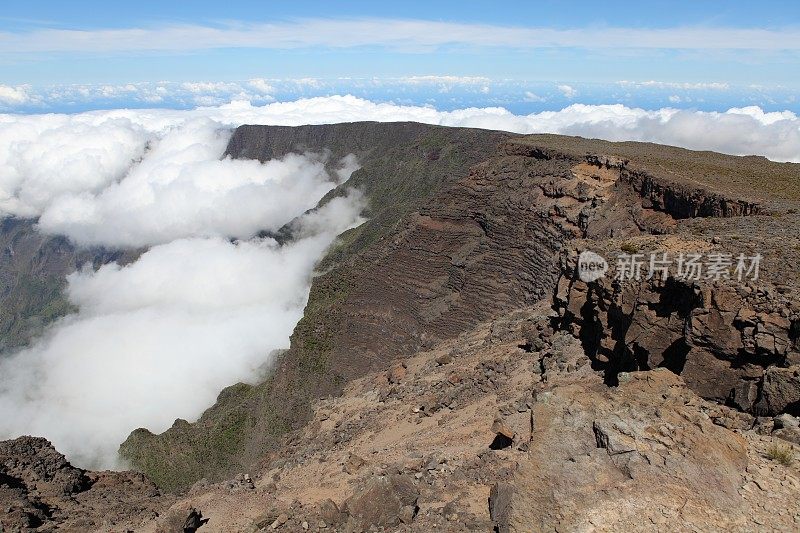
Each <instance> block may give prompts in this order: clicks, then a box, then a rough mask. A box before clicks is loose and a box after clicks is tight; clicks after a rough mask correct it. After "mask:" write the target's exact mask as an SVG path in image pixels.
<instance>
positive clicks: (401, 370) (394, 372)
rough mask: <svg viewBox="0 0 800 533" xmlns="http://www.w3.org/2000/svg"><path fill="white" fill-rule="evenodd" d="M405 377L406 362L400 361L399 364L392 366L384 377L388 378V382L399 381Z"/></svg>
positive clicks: (395, 382)
mask: <svg viewBox="0 0 800 533" xmlns="http://www.w3.org/2000/svg"><path fill="white" fill-rule="evenodd" d="M405 377H406V364H405V363H401V364H399V365H395V366H393V367H392V368H391V369H390V370H389V372H388V373H387V374H386V379H388V380H389V383H394V384H397V383H400V382H401V381H403V379H405Z"/></svg>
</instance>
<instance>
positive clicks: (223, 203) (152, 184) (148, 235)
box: [0, 113, 355, 247]
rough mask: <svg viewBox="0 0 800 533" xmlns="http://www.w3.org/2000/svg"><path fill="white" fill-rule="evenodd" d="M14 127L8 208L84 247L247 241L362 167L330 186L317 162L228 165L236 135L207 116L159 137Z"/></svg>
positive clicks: (104, 121) (80, 121) (128, 124)
mask: <svg viewBox="0 0 800 533" xmlns="http://www.w3.org/2000/svg"><path fill="white" fill-rule="evenodd" d="M166 115H168V113H166V114H165V116H166ZM92 117H97V119H98V120H96V121H92V120H91V118H92ZM100 117H103V118H100ZM6 120H7V121H8V125H7V127H3V128H2V129H0V169H3V173H2V174H1V175H0V176H2V177H0V210H2V212H5V213H8V214H13V215H17V216H27V217H39V227H40V229H41V230H42V231H44V232H46V233H51V234H59V235H66V236H67V237H69V238H70V239H71V240H72V241H73V242H76V243H78V244H83V245H105V246H114V247H139V246H147V245H153V244H161V243H166V242H170V241H172V240H174V239H177V238H184V237H197V236H223V237H234V238H248V237H250V236H252V235H254V234H256V233H257V232H258V231H260V230H276V229H278V227H280V225H282V224H283V223H285V222H286V220H287V217H288V218H292V217H294V216H299V215H300V214H302V213H303V212H304V211H306V210H307V209H310V208H311V207H314V205H315V204H316V202H317V201H318V200H319V199H320V198H322V196H324V195H325V193H327V192H328V191H329V190H330V189H331V188H333V187H334V186H335V185H336V184H337V182H339V181H342V179H343V178H344V179H346V177H348V176H349V172H352V170H354V168H355V164H354V162H353V161H352V160H348V165H347V168H346V171H345V174H347V175H346V176H338V177H336V178H332V177H330V176H329V175H328V173H327V172H326V170H325V165H324V163H325V161H324V158H323V157H322V156H320V155H314V154H305V155H298V154H290V155H288V156H286V157H285V158H283V159H282V160H274V161H268V162H266V163H263V164H262V163H259V162H258V161H252V160H249V161H243V160H230V159H226V160H220V156H221V155H222V153H223V152H224V151H225V147H226V146H227V142H228V139H229V136H230V131H229V130H228V129H222V127H221V126H220V124H219V123H217V122H214V121H212V120H210V119H208V118H192V119H188V120H185V121H183V122H180V121H179V122H180V124H179V125H172V124H170V125H169V126H168V127H166V128H163V127H162V128H158V126H160V125H159V124H156V125H154V126H156V127H157V130H153V129H148V128H147V127H146V126H145V125H144V124H135V123H134V122H132V120H131V119H128V118H109V117H108V114H103V113H100V114H96V115H92V114H83V115H76V116H63V115H61V116H58V115H40V116H30V117H28V116H16V117H6ZM151 127H152V126H151ZM26 134H27V137H26ZM139 160H141V161H139Z"/></svg>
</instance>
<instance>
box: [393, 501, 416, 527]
mask: <svg viewBox="0 0 800 533" xmlns="http://www.w3.org/2000/svg"><path fill="white" fill-rule="evenodd" d="M415 511H416V509H415V508H414V506H412V505H406V506H405V507H403V508H402V509H400V512H399V513H398V515H397V516H398V518H400V521H401V522H402V523H404V524H410V523H411V522H412V521H413V520H414V514H415Z"/></svg>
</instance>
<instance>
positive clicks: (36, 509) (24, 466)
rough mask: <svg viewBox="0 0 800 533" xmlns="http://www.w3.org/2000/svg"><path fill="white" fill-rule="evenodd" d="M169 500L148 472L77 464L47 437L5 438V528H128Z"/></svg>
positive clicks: (0, 488)
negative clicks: (92, 469) (97, 469)
mask: <svg viewBox="0 0 800 533" xmlns="http://www.w3.org/2000/svg"><path fill="white" fill-rule="evenodd" d="M168 504H169V499H168V498H164V497H163V496H161V494H160V492H159V491H158V489H157V488H156V486H155V485H154V484H153V483H152V482H151V481H150V480H148V479H147V478H146V477H145V476H144V475H143V474H139V473H135V472H89V471H86V470H83V469H80V468H76V467H74V466H72V465H71V464H70V463H69V462H68V461H67V460H66V459H65V458H64V456H63V455H61V454H60V453H58V452H57V451H56V450H55V448H53V446H52V445H51V444H50V443H49V442H48V441H47V440H45V439H42V438H34V437H20V438H18V439H15V440H11V441H2V442H0V530H5V531H34V530H35V531H44V530H47V531H50V530H53V529H58V530H60V531H76V532H77V531H94V530H100V529H108V528H113V529H114V530H123V531H124V530H126V529H134V528H137V527H138V526H139V525H141V524H142V523H144V522H148V521H150V520H151V519H152V518H153V517H154V516H157V512H158V510H160V509H162V508H163V507H164V506H165V505H168Z"/></svg>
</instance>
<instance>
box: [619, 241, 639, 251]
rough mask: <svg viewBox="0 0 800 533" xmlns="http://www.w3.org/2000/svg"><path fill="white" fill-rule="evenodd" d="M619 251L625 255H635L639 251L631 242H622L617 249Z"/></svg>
mask: <svg viewBox="0 0 800 533" xmlns="http://www.w3.org/2000/svg"><path fill="white" fill-rule="evenodd" d="M619 249H620V250H622V251H623V252H625V253H626V254H635V253H637V252H638V251H639V246H638V245H637V244H635V243H632V242H624V243H622V245H621V246H620V247H619Z"/></svg>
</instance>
